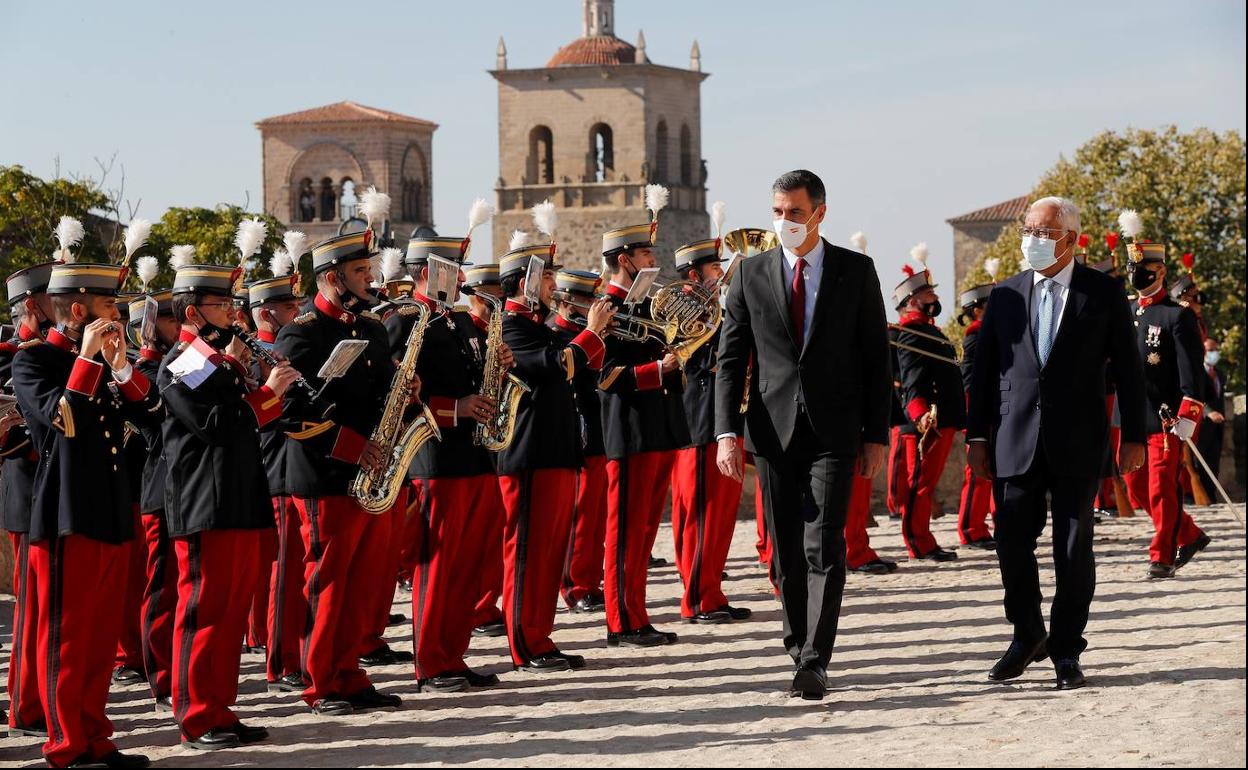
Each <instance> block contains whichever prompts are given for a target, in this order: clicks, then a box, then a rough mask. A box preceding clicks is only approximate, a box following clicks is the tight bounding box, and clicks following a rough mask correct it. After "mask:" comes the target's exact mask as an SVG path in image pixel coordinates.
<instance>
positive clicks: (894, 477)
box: [884, 425, 910, 514]
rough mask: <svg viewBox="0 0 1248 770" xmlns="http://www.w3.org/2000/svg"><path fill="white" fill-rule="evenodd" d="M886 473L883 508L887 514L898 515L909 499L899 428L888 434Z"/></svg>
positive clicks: (908, 483)
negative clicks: (886, 510)
mask: <svg viewBox="0 0 1248 770" xmlns="http://www.w3.org/2000/svg"><path fill="white" fill-rule="evenodd" d="M888 439H889V440H888V471H887V478H886V479H885V486H884V506H885V507H886V508H887V509H888V512H889V513H893V514H900V513H901V509H902V506H904V505H905V502H906V500H907V499H908V498H909V497H910V474H909V472H908V470H907V466H906V452H905V448H904V446H903V442H902V440H901V428H900V426H897V425H894V426H893V427H892V429H891V430H890V431H889V433H888Z"/></svg>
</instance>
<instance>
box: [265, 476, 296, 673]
mask: <svg viewBox="0 0 1248 770" xmlns="http://www.w3.org/2000/svg"><path fill="white" fill-rule="evenodd" d="M275 499H276V500H277V510H276V518H277V560H276V561H275V562H274V565H275V566H274V569H276V570H277V580H275V581H274V585H273V596H272V597H270V601H271V602H272V603H273V606H272V607H271V609H270V611H271V612H272V613H273V627H272V628H270V629H269V646H268V650H267V651H268V655H267V656H266V657H267V659H266V660H265V662H264V665H265V673H266V674H268V675H269V677H270V679H272V680H274V681H276V680H278V679H281V678H282V677H283V676H285V675H286V673H287V672H286V671H284V670H283V666H282V620H283V617H282V615H283V613H284V612H285V610H286V606H285V605H286V602H285V598H286V548H287V545H288V544H289V543H290V539H289V538H290V526H289V525H288V523H287V521H286V495H278V496H277V497H276V498H275Z"/></svg>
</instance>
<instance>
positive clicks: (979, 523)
mask: <svg viewBox="0 0 1248 770" xmlns="http://www.w3.org/2000/svg"><path fill="white" fill-rule="evenodd" d="M993 277H994V278H995V277H996V276H995V275H994V276H993ZM994 285H995V284H992V283H986V284H980V285H979V286H972V287H971V288H969V289H967V290H966V291H964V292H962V296H961V297H960V302H959V304H960V305H961V306H962V312H961V313H959V314H958V323H959V324H961V325H963V326H965V327H966V330H965V331H964V332H963V334H962V362H961V363H960V364H959V365H958V368H959V369H960V370H961V371H962V387H963V389H964V390H965V392H966V398H967V401H968V404H969V400H970V396H971V375H972V374H973V372H974V370H975V347H976V345H977V344H978V343H979V328H980V326H981V325H982V321H981V319H982V318H983V317H984V311H985V310H986V309H987V308H988V296H989V295H990V294H992V287H993V286H994ZM991 510H992V482H991V481H988V480H987V479H981V478H979V477H977V476H976V475H975V474H974V473H973V472H972V471H971V466H969V465H968V466H966V470H965V472H964V477H963V479H962V496H961V499H960V501H959V504H958V539H959V540H960V541H962V545H967V546H970V547H972V548H979V549H982V550H985V551H992V550H995V549H996V547H997V543H996V541H995V540H993V539H992V532H990V531H989V529H988V513H989V511H991Z"/></svg>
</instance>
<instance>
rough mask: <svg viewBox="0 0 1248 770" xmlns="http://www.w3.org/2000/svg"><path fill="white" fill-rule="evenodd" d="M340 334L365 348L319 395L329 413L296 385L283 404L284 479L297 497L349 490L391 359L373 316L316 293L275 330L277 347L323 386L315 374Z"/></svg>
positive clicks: (381, 403) (382, 398) (377, 413)
mask: <svg viewBox="0 0 1248 770" xmlns="http://www.w3.org/2000/svg"><path fill="white" fill-rule="evenodd" d="M342 340H366V341H367V342H368V347H367V348H366V349H365V350H364V352H363V353H362V354H361V355H360V357H359V358H357V359H356V360H355V362H354V363H352V364H351V368H350V369H348V370H347V372H346V373H345V374H344V375H343V376H341V377H339V378H337V379H335V380H333V381H332V382H330V383H329V385H328V386H327V387H326V388H325V390H324V392H323V393H322V398H323V400H324V401H327V402H329V403H332V404H333V405H334V409H333V412H332V413H330V415H329V417H328V418H327V417H325V416H324V415H323V414H322V412H323V411H324V410H323V408H321V407H318V406H316V405H313V404H311V403H310V402H309V401H308V399H307V397H306V396H305V395H304V394H303V393H302V392H300V389H299V388H295V387H292V388H291V389H290V390H288V391H287V392H286V397H285V399H284V400H283V403H282V420H283V426H284V429H285V430H286V432H287V436H288V437H289V439H290V441H289V442H288V443H287V445H286V483H287V485H288V486H287V488H288V489H289V491H290V494H292V495H295V496H296V497H302V498H311V497H328V496H335V495H346V494H348V490H349V488H350V485H351V482H352V481H354V480H355V476H356V474H358V473H359V471H360V457H361V456H362V455H363V453H364V446H365V444H366V443H367V442H368V438H369V436H371V435H372V433H373V430H375V429H376V427H377V421H378V420H379V419H380V418H381V412H382V409H383V408H384V407H385V402H386V396H387V395H389V393H390V381H391V380H392V379H393V377H394V362H393V361H392V360H391V359H390V347H389V344H388V342H387V340H386V330H385V327H383V326H382V325H381V323H380V322H379V321H378V320H376V318H375V317H374V316H371V314H367V315H359V316H357V315H355V314H353V313H349V312H347V311H345V310H342V309H341V308H337V307H335V306H334V305H333V304H332V303H330V302H329V301H328V300H326V299H325V298H324V297H323V296H321V295H320V294H317V295H316V298H315V299H314V300H313V301H312V302H309V303H308V304H306V305H305V306H304V308H303V312H302V313H301V314H300V315H299V316H298V317H297V318H296V319H295V320H294V321H293V322H291V323H289V324H287V325H286V326H284V327H282V331H281V332H279V333H278V335H277V344H276V345H275V349H276V351H277V352H278V353H280V354H282V355H283V356H285V357H286V359H287V360H288V361H290V365H291V366H293V367H294V368H295V369H297V370H298V371H299V372H300V373H302V374H303V376H304V377H305V378H307V380H308V382H310V383H312V385H313V387H316V388H320V387H321V385H322V382H321V380H320V379H319V378H317V376H316V373H317V372H318V371H320V368H321V366H322V365H323V364H324V363H325V361H326V359H328V358H329V354H330V352H332V351H333V349H334V348H335V347H336V346H337V345H338V343H339V342H341V341H342Z"/></svg>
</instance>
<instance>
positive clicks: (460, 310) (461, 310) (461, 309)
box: [451, 305, 472, 313]
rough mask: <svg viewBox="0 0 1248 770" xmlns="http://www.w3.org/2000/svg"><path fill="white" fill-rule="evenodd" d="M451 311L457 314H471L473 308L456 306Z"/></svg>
mask: <svg viewBox="0 0 1248 770" xmlns="http://www.w3.org/2000/svg"><path fill="white" fill-rule="evenodd" d="M451 309H452V310H453V311H454V312H456V313H471V312H472V308H470V307H468V306H467V305H456V306H455V307H453V308H451Z"/></svg>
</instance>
